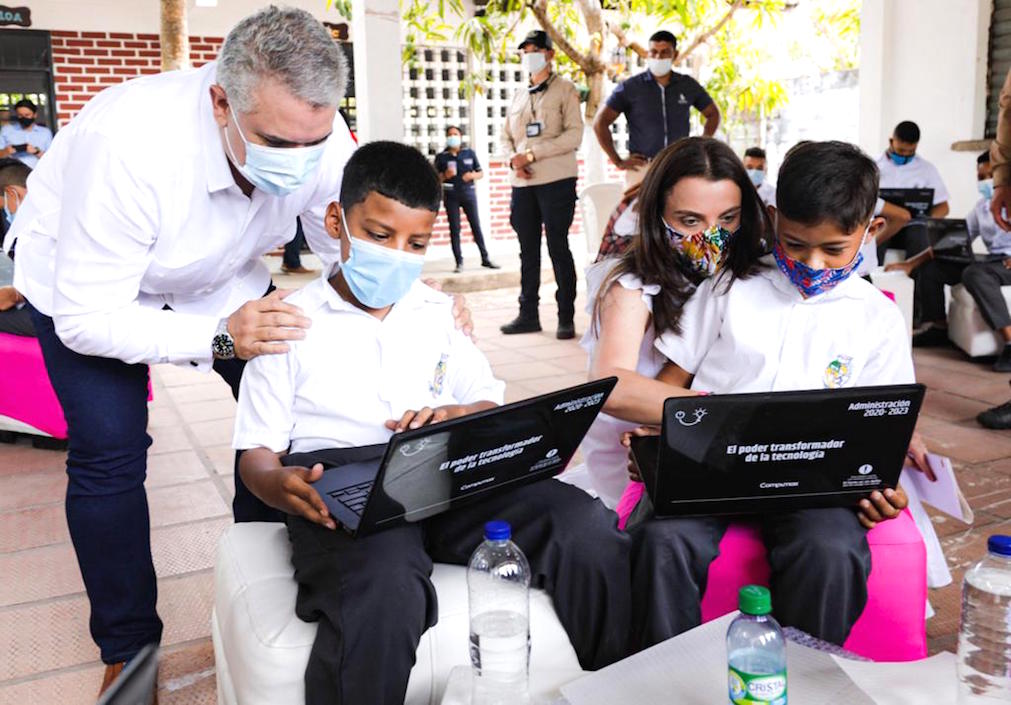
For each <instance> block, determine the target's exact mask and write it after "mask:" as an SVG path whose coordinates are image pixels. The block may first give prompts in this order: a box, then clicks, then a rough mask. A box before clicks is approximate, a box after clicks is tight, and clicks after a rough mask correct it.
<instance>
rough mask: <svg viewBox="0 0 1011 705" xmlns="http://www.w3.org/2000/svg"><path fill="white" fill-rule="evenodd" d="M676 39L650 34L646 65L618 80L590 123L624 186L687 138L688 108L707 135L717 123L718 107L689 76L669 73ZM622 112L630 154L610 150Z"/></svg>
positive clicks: (669, 34) (674, 53)
mask: <svg viewBox="0 0 1011 705" xmlns="http://www.w3.org/2000/svg"><path fill="white" fill-rule="evenodd" d="M677 54H678V52H677V39H676V38H675V37H674V35H673V34H671V33H670V32H667V31H664V30H661V31H659V32H656V33H655V34H654V35H653V36H651V37H650V38H649V58H648V59H647V60H646V64H647V66H648V69H647V70H646V71H643V72H642V73H639V74H636V75H635V76H632V77H631V78H628V79H627V80H625V81H623V82H621V83H619V84H618V86H617V87H616V88H615V89H614V91H613V92H612V93H611V95H610V97H609V98H608V99H607V102H606V103H605V104H604V105H603V106H602V107H601V108H600V112H598V113H597V117H596V118H595V119H594V121H593V131H594V133H596V135H597V141H598V142H600V147H601V149H603V150H604V154H606V155H607V156H608V158H609V159H610V160H611V162H612V163H613V164H614V165H615V166H616V167H618V168H619V169H622V170H623V171H624V172H625V185H626V187H627V186H632V185H633V184H637V183H639V182H640V181H642V177H643V176H645V174H646V167H647V165H648V164H649V162H650V160H651V159H652V158H653V157H655V156H656V155H657V153H658V152H659V151H660V150H661V149H663V148H664V147H666V146H667V145H669V144H673V143H674V142H677V141H678V140H679V139H681V138H682V137H687V136H688V129H689V124H688V116H689V109H690V108H695V109H696V110H698V111H699V112H701V113H702V115H703V116H704V117H705V125H704V128H703V134H704V135H705V136H706V137H711V136H712V135H713V134H714V133H715V132H716V128H717V127H718V126H719V124H720V109H719V108H717V107H716V104H715V103H714V102H713V99H712V98H711V97H709V94H708V93H706V90H705V89H704V88H703V87H702V86H701V85H699V83H698V81H696V80H695V79H694V78H692V77H691V76H686V75H684V74H680V73H675V72H674V71H671V66H673V64H674V59H676V58H677ZM622 113H624V114H625V119H626V120H628V152H629V154H628V157H627V158H625V159H622V158H621V157H620V156H618V152H617V150H616V149H615V148H614V139H613V137H612V136H611V124H612V123H613V122H614V121H615V120H617V119H618V116H619V115H621V114H622Z"/></svg>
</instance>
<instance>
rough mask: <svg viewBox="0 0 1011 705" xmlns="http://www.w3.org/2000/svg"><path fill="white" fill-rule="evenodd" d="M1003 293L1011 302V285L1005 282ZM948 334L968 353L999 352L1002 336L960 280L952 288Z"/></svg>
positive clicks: (973, 354) (971, 354) (1002, 288)
mask: <svg viewBox="0 0 1011 705" xmlns="http://www.w3.org/2000/svg"><path fill="white" fill-rule="evenodd" d="M1000 291H1001V294H1002V295H1003V296H1004V300H1005V301H1006V302H1007V303H1008V306H1011V286H1002V287H1001V289H1000ZM948 338H950V339H951V342H953V343H954V344H955V345H957V346H958V347H960V348H961V349H962V350H963V351H964V352H965V354H966V355H968V356H969V357H980V356H983V355H996V354H997V353H999V352H1000V350H1001V347H1002V346H1003V344H1004V341H1003V339H1002V338H1001V337H1000V335H998V334H997V333H996V332H995V331H994V330H992V329H991V328H990V326H988V325H987V324H986V321H984V320H983V316H982V315H981V314H980V312H979V307H978V306H976V300H975V299H973V298H972V294H970V293H969V290H968V289H966V288H965V287H964V286H962V285H961V284H957V285H955V286H953V287H951V288H950V303H949V304H948Z"/></svg>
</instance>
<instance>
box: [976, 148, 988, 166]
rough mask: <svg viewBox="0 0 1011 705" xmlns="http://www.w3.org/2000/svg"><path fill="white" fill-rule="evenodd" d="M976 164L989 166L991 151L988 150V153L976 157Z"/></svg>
mask: <svg viewBox="0 0 1011 705" xmlns="http://www.w3.org/2000/svg"><path fill="white" fill-rule="evenodd" d="M976 163H977V164H989V163H990V152H989V150H987V151H986V152H983V153H982V154H981V155H979V156H978V157H976Z"/></svg>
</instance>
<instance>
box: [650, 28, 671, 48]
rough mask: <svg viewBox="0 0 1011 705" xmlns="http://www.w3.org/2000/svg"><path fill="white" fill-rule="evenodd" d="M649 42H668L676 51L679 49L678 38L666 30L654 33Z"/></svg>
mask: <svg viewBox="0 0 1011 705" xmlns="http://www.w3.org/2000/svg"><path fill="white" fill-rule="evenodd" d="M649 40H650V41H651V42H667V43H668V44H670V45H671V46H672V47H674V48H675V49H677V48H678V38H677V37H675V36H674V35H673V34H672V33H671V32H668V31H667V30H666V29H661V30H660V31H659V32H653V34H652V35H651V36H650V38H649Z"/></svg>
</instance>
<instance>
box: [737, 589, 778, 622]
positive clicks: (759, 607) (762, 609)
mask: <svg viewBox="0 0 1011 705" xmlns="http://www.w3.org/2000/svg"><path fill="white" fill-rule="evenodd" d="M737 609H739V610H740V611H741V612H743V613H744V614H752V615H760V614H769V613H770V612H772V595H770V594H769V588H765V587H762V586H761V585H745V586H744V587H742V588H741V589H740V591H739V592H738V593H737Z"/></svg>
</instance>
